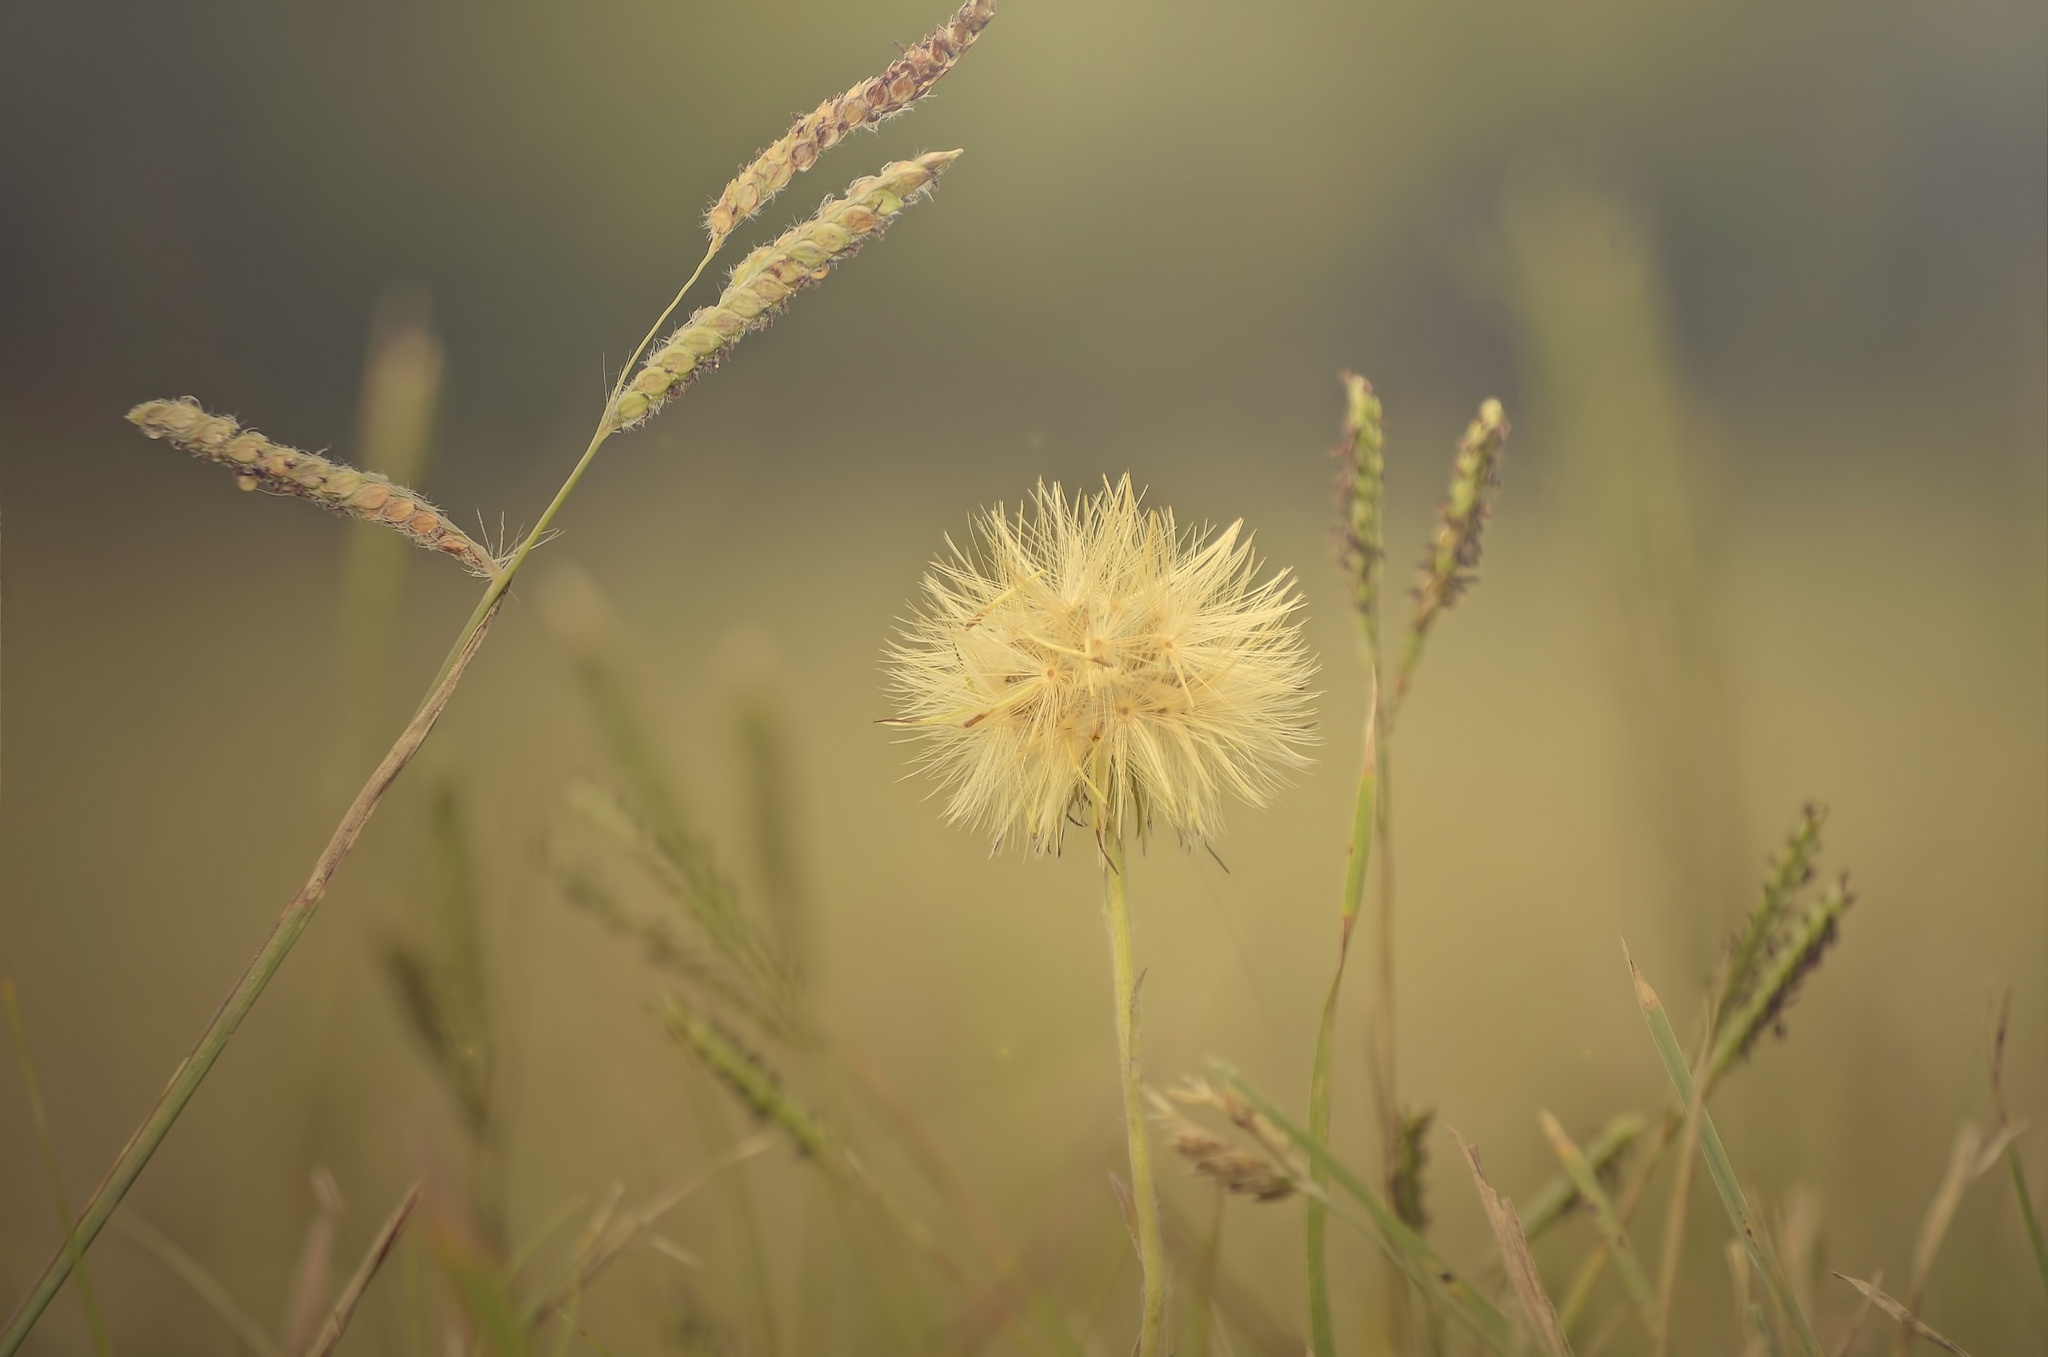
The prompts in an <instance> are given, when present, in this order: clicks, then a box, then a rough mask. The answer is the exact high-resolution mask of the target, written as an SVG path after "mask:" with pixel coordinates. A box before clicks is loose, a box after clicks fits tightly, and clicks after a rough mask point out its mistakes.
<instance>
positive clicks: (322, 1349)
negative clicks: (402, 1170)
mask: <svg viewBox="0 0 2048 1357" xmlns="http://www.w3.org/2000/svg"><path fill="white" fill-rule="evenodd" d="M425 1191H426V1184H425V1183H424V1182H416V1183H414V1184H413V1185H412V1186H411V1187H410V1188H408V1189H407V1190H406V1193H405V1196H403V1197H401V1198H400V1199H399V1202H398V1205H397V1206H396V1207H395V1208H394V1209H393V1210H392V1212H391V1214H390V1215H389V1216H387V1217H386V1218H385V1220H384V1224H383V1225H382V1226H381V1227H379V1229H378V1230H377V1234H376V1237H375V1238H373V1239H371V1241H370V1247H369V1248H368V1249H367V1250H365V1251H364V1253H363V1261H362V1262H361V1263H360V1264H359V1265H358V1266H357V1267H356V1270H355V1275H354V1276H352V1277H350V1278H349V1280H348V1285H347V1286H345V1287H343V1288H342V1289H341V1295H340V1296H338V1297H337V1298H336V1299H335V1302H334V1309H333V1310H331V1311H329V1312H328V1315H327V1321H326V1322H325V1323H324V1324H322V1325H321V1326H320V1331H319V1333H318V1334H317V1335H316V1336H315V1337H314V1339H313V1342H312V1343H311V1345H310V1346H308V1347H307V1348H306V1350H305V1351H306V1357H328V1354H329V1353H331V1352H333V1351H334V1349H335V1346H336V1345H337V1344H339V1343H340V1342H341V1336H342V1335H343V1334H344V1333H347V1332H348V1324H349V1320H351V1319H353V1318H354V1317H355V1312H356V1306H357V1305H359V1304H361V1303H362V1299H363V1293H364V1292H365V1291H367V1290H368V1289H369V1287H370V1279H371V1278H373V1277H375V1276H376V1275H377V1270H378V1269H379V1268H381V1267H383V1266H384V1260H385V1259H386V1258H388V1257H390V1256H391V1250H392V1248H393V1247H394V1246H395V1245H396V1244H397V1243H398V1236H399V1235H400V1234H401V1233H403V1232H404V1230H405V1226H406V1222H407V1221H409V1220H411V1219H412V1213H413V1208H414V1207H416V1206H418V1205H419V1204H420V1196H421V1195H422V1194H423V1193H424V1192H425Z"/></svg>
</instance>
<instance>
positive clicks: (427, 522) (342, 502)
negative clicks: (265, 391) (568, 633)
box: [128, 397, 498, 579]
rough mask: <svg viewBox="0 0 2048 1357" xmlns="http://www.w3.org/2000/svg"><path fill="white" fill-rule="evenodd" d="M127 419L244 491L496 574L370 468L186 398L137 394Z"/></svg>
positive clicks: (455, 531)
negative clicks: (283, 499) (291, 499)
mask: <svg viewBox="0 0 2048 1357" xmlns="http://www.w3.org/2000/svg"><path fill="white" fill-rule="evenodd" d="M128 422H129V423H131V424H133V425H135V427H137V428H138V429H140V430H142V432H143V433H145V434H147V435H148V436H149V437H151V438H163V439H168V440H170V441H171V442H172V443H173V444H175V445H177V446H178V447H181V448H183V449H185V450H186V451H187V452H189V453H191V454H192V455H193V456H195V457H199V458H203V459H204V460H206V461H209V462H215V463H218V464H219V465H221V466H224V467H226V468H227V469H228V470H230V471H232V472H234V473H235V484H237V485H239V486H241V487H242V489H244V490H266V491H269V492H270V493H271V494H273V495H295V496H297V497H298V498H300V499H304V500H311V501H312V502H313V503H315V504H317V505H319V506H320V507H321V508H323V509H326V510H328V511H329V512H330V513H336V514H340V515H341V516H343V517H344V518H354V519H360V520H361V521H363V522H365V523H375V524H377V525H378V526H379V527H385V528H396V529H397V530H398V531H399V532H401V533H403V534H404V535H405V536H407V537H409V538H411V539H412V541H413V543H414V545H416V546H422V547H425V548H427V549H428V550H429V551H439V552H444V553H446V554H447V555H450V556H453V557H455V559H457V560H459V561H461V562H462V563H463V564H464V565H466V566H468V567H469V570H470V573H471V574H473V575H479V576H482V577H483V578H485V579H491V578H494V577H495V576H496V575H497V573H498V563H497V561H496V560H495V559H493V558H492V556H491V553H490V552H488V551H486V550H484V549H483V547H482V546H480V545H478V544H477V543H476V542H475V541H473V540H472V539H471V538H470V537H469V536H468V534H466V533H464V532H463V531H462V530H461V529H460V528H457V527H456V526H455V525H454V524H452V523H450V522H449V521H448V518H447V515H445V514H443V513H442V512H441V511H440V510H439V509H436V508H435V507H434V506H433V505H431V504H429V503H427V502H426V501H425V500H424V499H422V498H420V497H419V496H418V495H416V494H414V493H413V492H412V491H410V490H407V489H406V488H405V487H403V486H400V485H394V484H392V483H391V482H390V481H389V480H387V479H386V478H384V477H383V476H380V475H378V474H377V473H376V472H374V471H358V470H356V469H355V468H354V467H351V466H345V465H343V464H342V463H340V462H335V461H331V460H329V459H328V458H325V457H322V456H321V455H320V454H318V453H314V452H301V451H299V450H298V449H297V448H288V447H285V446H283V445H282V444H279V443H273V442H271V441H270V440H269V439H268V438H265V437H264V436H263V435H262V434H260V433H257V432H256V431H255V430H254V429H243V428H242V427H241V426H240V425H239V424H237V423H236V422H235V421H234V420H232V419H230V418H228V417H227V416H226V415H210V414H208V413H206V411H205V410H203V409H201V408H200V406H199V404H198V402H197V401H194V400H192V399H190V398H189V397H188V398H185V399H181V400H157V401H145V402H143V403H142V404H141V405H138V406H136V407H135V408H134V409H133V410H130V411H129V412H128Z"/></svg>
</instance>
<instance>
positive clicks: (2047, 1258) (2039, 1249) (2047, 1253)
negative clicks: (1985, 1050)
mask: <svg viewBox="0 0 2048 1357" xmlns="http://www.w3.org/2000/svg"><path fill="white" fill-rule="evenodd" d="M2011 1018H2012V991H2011V990H2010V989H2008V990H2006V991H2005V992H2004V993H2002V994H2001V995H1999V997H1998V999H1997V1000H1996V1001H1995V1003H1994V1007H1993V1010H1992V1022H1991V1105H1992V1107H1993V1108H1994V1109H1996V1110H1997V1112H1998V1129H1999V1131H2000V1132H2003V1131H2005V1130H2006V1128H2007V1127H2009V1126H2010V1125H2011V1124H2012V1117H2011V1116H2010V1115H2009V1114H2008V1113H2007V1112H2006V1110H2005V1033H2006V1028H2007V1026H2008V1025H2009V1023H2010V1021H2011ZM2005 1162H2006V1165H2007V1166H2008V1167H2009V1168H2010V1169H2011V1170H2012V1192H2013V1196H2014V1197H2015V1198H2017V1199H2018V1201H2019V1207H2020V1224H2021V1225H2022V1226H2023V1227H2024V1228H2025V1229H2026V1232H2027V1243H2028V1244H2029V1245H2031V1246H2032V1248H2033V1251H2034V1270H2035V1271H2036V1272H2038V1273H2039V1274H2040V1277H2041V1290H2042V1291H2043V1293H2048V1242H2043V1240H2042V1238H2041V1218H2040V1217H2039V1216H2037V1215H2035V1214H2034V1194H2033V1193H2032V1192H2030V1191H2029V1190H2028V1189H2027V1171H2026V1169H2024V1168H2023V1167H2021V1165H2020V1152H2019V1147H2018V1146H2017V1145H2014V1144H2010V1143H2008V1144H2007V1145H2006V1147H2005Z"/></svg>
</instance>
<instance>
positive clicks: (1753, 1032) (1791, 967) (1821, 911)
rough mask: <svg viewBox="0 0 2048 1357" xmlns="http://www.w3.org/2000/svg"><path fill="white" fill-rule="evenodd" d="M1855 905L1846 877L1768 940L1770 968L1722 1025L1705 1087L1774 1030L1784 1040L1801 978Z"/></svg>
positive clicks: (1830, 943) (1838, 933) (1814, 968)
mask: <svg viewBox="0 0 2048 1357" xmlns="http://www.w3.org/2000/svg"><path fill="white" fill-rule="evenodd" d="M1855 903H1856V893H1855V891H1853V890H1852V889H1850V886H1849V877H1848V874H1847V873H1846V872H1845V873H1843V874H1842V876H1841V878H1840V879H1839V880H1838V881H1836V882H1835V884H1834V885H1833V886H1831V887H1829V888H1828V891H1827V893H1826V894H1825V895H1823V896H1822V897H1821V899H1820V901H1819V902H1818V903H1816V904H1815V905H1814V906H1813V907H1812V908H1811V909H1809V910H1807V911H1806V913H1804V914H1803V915H1801V916H1800V917H1799V918H1798V919H1797V920H1795V921H1794V922H1793V923H1792V924H1791V925H1790V926H1789V927H1788V928H1786V929H1785V930H1784V931H1783V933H1782V935H1781V936H1779V937H1777V938H1775V939H1774V940H1773V943H1774V950H1773V953H1772V959H1771V964H1770V965H1769V966H1768V967H1767V968H1765V969H1764V970H1763V971H1762V973H1761V974H1759V975H1758V977H1757V982H1756V986H1755V988H1754V990H1753V992H1752V993H1751V994H1750V996H1749V998H1748V999H1747V1000H1746V1001H1745V1002H1744V1004H1743V1006H1742V1008H1741V1009H1740V1011H1738V1012H1736V1013H1733V1014H1730V1015H1728V1016H1727V1017H1726V1018H1725V1019H1724V1020H1723V1022H1722V1025H1721V1029H1720V1034H1719V1036H1718V1037H1717V1038H1716V1040H1715V1044H1714V1055H1713V1060H1712V1063H1711V1064H1710V1065H1709V1067H1708V1072H1707V1077H1708V1079H1709V1081H1710V1083H1709V1087H1711V1081H1713V1080H1718V1079H1719V1078H1720V1076H1721V1075H1723V1074H1725V1073H1726V1072H1727V1071H1728V1070H1729V1069H1731V1068H1733V1067H1734V1066H1735V1065H1736V1064H1737V1063H1739V1062H1740V1061H1741V1060H1742V1059H1743V1058H1744V1057H1746V1056H1747V1055H1748V1054H1749V1053H1750V1051H1751V1050H1752V1049H1754V1048H1755V1046H1756V1043H1757V1039H1758V1038H1760V1037H1762V1036H1763V1034H1764V1033H1765V1032H1767V1031H1771V1030H1773V1029H1775V1030H1777V1031H1778V1032H1779V1034H1780V1035H1783V1032H1784V1019H1785V1010H1786V1009H1788V1008H1790V1007H1791V1006H1792V1001H1793V1000H1794V999H1795V998H1797V997H1798V993H1799V987H1800V985H1801V984H1802V983H1804V982H1805V980H1806V977H1807V976H1809V975H1811V974H1813V973H1814V972H1815V971H1817V970H1819V969H1820V964H1821V961H1822V960H1823V959H1824V958H1825V957H1826V956H1827V952H1828V949H1829V948H1830V947H1832V946H1834V944H1835V942H1836V940H1837V939H1839V938H1840V936H1841V923H1842V916H1843V915H1844V914H1846V913H1848V912H1849V907H1850V906H1851V905H1853V904H1855Z"/></svg>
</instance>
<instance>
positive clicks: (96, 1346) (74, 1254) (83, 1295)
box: [0, 971, 111, 1357]
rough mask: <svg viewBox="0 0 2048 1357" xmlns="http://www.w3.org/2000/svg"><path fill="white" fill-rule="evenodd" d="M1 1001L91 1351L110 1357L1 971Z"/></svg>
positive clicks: (17, 1003)
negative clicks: (75, 1272) (74, 1271)
mask: <svg viewBox="0 0 2048 1357" xmlns="http://www.w3.org/2000/svg"><path fill="white" fill-rule="evenodd" d="M0 1004H4V1005H5V1006H6V1008H7V1025H8V1026H9V1027H10V1028H11V1029H13V1032H14V1050H15V1054H17V1055H18V1056H19V1057H20V1058H21V1082H22V1087H23V1089H24V1090H25V1091H26V1092H27V1094H28V1110H29V1117H30V1119H31V1120H32V1121H33V1122H34V1123H35V1128H36V1149H37V1150H38V1151H40V1152H41V1154H42V1157H43V1174H44V1176H45V1177H46V1178H47V1179H48V1180H49V1183H50V1205H52V1206H53V1207H55V1208H56V1210H57V1228H59V1229H61V1230H63V1231H65V1236H64V1247H65V1249H66V1250H67V1251H69V1253H70V1255H71V1263H72V1266H73V1267H75V1268H77V1269H78V1301H79V1304H80V1306H81V1307H83V1309H84V1310H85V1324H86V1328H88V1329H89V1330H91V1332H92V1350H93V1351H94V1352H95V1353H97V1354H99V1357H107V1354H108V1353H109V1352H110V1351H111V1349H110V1348H109V1347H108V1346H107V1326H106V1325H105V1324H103V1323H102V1322H101V1321H100V1306H99V1301H98V1299H97V1298H96V1297H95V1296H94V1295H93V1286H92V1272H91V1270H90V1269H88V1268H87V1267H86V1266H85V1262H84V1259H83V1257H82V1256H81V1255H82V1254H83V1253H84V1249H85V1246H84V1245H82V1244H80V1243H79V1242H78V1234H77V1232H76V1231H74V1230H72V1229H71V1197H70V1194H69V1193H67V1192H66V1191H65V1190H64V1170H63V1168H62V1167H61V1166H60V1165H59V1164H58V1163H57V1142H56V1138H55V1137H54V1136H52V1135H51V1134H50V1114H49V1111H48V1109H47V1108H45V1107H44V1105H43V1087H42V1081H41V1080H39V1079H37V1078H36V1062H35V1059H34V1058H33V1057H32V1056H30V1054H29V1050H28V1026H27V1024H25V1023H23V1022H22V1020H21V1000H20V998H19V996H17V995H16V994H15V992H14V977H13V976H11V975H9V974H7V973H6V972H4V971H0Z"/></svg>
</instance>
